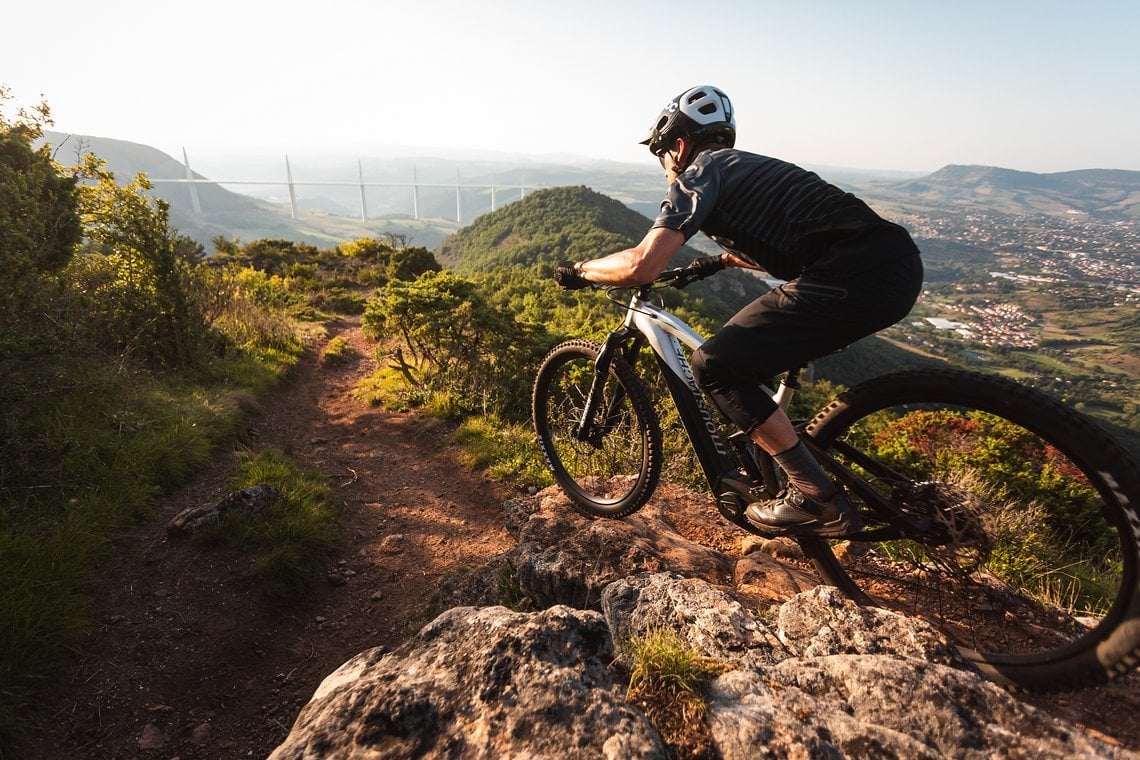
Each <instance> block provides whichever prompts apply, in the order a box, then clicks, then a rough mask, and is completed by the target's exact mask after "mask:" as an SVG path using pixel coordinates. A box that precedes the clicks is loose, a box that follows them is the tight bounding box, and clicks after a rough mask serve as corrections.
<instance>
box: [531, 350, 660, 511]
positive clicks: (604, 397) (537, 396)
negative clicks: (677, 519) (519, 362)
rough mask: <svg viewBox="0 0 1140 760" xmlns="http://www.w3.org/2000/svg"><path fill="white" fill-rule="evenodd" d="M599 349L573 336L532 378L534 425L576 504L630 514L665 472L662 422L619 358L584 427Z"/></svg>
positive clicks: (584, 508)
mask: <svg viewBox="0 0 1140 760" xmlns="http://www.w3.org/2000/svg"><path fill="white" fill-rule="evenodd" d="M600 350H601V347H600V346H599V345H598V344H597V343H594V342H593V341H587V340H572V341H567V342H566V343H562V344H560V345H558V346H555V347H554V349H552V350H551V351H550V353H549V354H547V355H546V358H545V359H544V360H543V362H542V366H541V367H540V368H539V370H538V376H537V378H536V379H535V382H534V395H533V399H532V400H533V412H534V429H535V433H536V434H537V435H538V444H539V446H540V447H541V448H542V454H543V458H544V459H545V460H546V466H547V467H548V468H549V469H550V472H551V474H552V475H553V476H554V480H555V482H557V483H558V485H559V486H560V487H561V488H562V490H563V492H565V494H566V495H567V497H569V499H570V502H571V503H572V504H573V505H574V508H575V509H576V510H578V511H579V512H581V513H582V514H584V515H586V516H588V517H625V516H626V515H629V514H631V513H633V512H635V511H637V510H638V509H640V508H641V507H642V506H643V505H644V504H645V502H646V501H647V500H648V499H649V497H650V496H651V495H652V494H653V490H654V489H655V488H656V487H657V481H658V479H659V478H660V477H661V454H662V444H661V424H660V422H659V420H658V417H657V413H656V411H655V410H654V409H653V406H652V404H651V402H650V400H649V394H648V393H647V392H646V390H645V386H644V385H642V383H641V381H640V380H638V379H637V375H636V374H634V371H633V369H632V368H631V367H630V366H629V364H628V363H627V362H626V361H624V360H623V359H621V358H620V357H614V358H613V359H612V361H611V362H610V366H609V372H608V374H607V375H606V377H605V379H604V382H603V383H601V384H600V385H599V389H598V390H599V391H600V396H599V397H598V398H597V399H596V401H597V404H596V405H595V409H596V412H595V414H594V415H593V418H592V419H590V420H588V421H587V424H586V425H585V426H584V427H583V426H582V425H581V422H582V415H583V410H584V409H585V406H586V399H587V398H588V396H589V394H590V388H591V386H592V384H593V383H594V376H595V365H596V363H597V359H598V353H599V352H600ZM599 379H600V378H599Z"/></svg>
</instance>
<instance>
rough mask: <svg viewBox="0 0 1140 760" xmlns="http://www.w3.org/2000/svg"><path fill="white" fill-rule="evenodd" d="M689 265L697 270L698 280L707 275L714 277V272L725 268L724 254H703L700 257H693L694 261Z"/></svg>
mask: <svg viewBox="0 0 1140 760" xmlns="http://www.w3.org/2000/svg"><path fill="white" fill-rule="evenodd" d="M689 266H691V267H692V268H693V269H695V270H697V279H698V280H703V279H705V278H706V277H712V276H713V275H714V274H716V273H717V272H719V271H720V270H722V269H724V267H725V261H724V254H720V255H717V256H701V257H700V258H699V259H693V263H692V264H690V265H689Z"/></svg>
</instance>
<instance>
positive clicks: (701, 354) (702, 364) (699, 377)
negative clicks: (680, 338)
mask: <svg viewBox="0 0 1140 760" xmlns="http://www.w3.org/2000/svg"><path fill="white" fill-rule="evenodd" d="M690 363H691V365H692V367H693V379H694V380H696V381H697V385H699V386H700V387H701V388H704V387H705V384H706V383H707V382H708V378H709V355H708V354H707V353H705V351H704V348H703V347H701V348H698V349H697V350H696V351H694V352H693V356H692V361H691V362H690Z"/></svg>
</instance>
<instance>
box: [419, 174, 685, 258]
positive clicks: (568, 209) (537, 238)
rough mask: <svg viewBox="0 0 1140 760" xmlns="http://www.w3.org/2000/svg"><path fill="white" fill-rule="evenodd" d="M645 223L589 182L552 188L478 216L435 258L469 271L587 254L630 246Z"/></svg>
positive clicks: (440, 250)
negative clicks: (588, 186) (587, 183)
mask: <svg viewBox="0 0 1140 760" xmlns="http://www.w3.org/2000/svg"><path fill="white" fill-rule="evenodd" d="M649 224H650V221H649V220H648V219H646V218H645V217H644V216H642V215H641V214H639V213H637V212H636V211H632V210H630V209H629V208H627V207H626V206H624V205H622V204H621V203H620V202H618V201H616V200H614V199H613V198H610V197H607V196H605V195H602V194H600V193H596V192H594V191H593V190H590V189H589V188H587V187H583V186H577V187H555V188H551V189H547V190H539V191H537V192H535V193H532V194H531V195H529V196H528V197H526V198H524V199H523V200H521V201H519V202H517V203H512V204H510V205H508V206H505V207H503V208H501V209H499V210H497V211H494V212H492V213H490V214H485V215H483V216H481V217H479V218H478V219H476V220H475V221H474V222H473V223H472V224H470V225H469V226H467V227H464V228H463V229H462V230H459V231H458V232H456V233H455V234H453V235H451V236H450V237H449V238H447V239H446V240H445V241H443V244H442V245H441V246H440V247H439V250H438V251H436V258H437V259H439V262H440V263H441V264H443V265H444V266H449V267H453V268H455V269H457V270H460V271H470V272H485V271H491V270H494V269H500V268H502V267H511V266H532V265H534V264H542V263H550V264H556V263H558V262H559V261H566V260H574V261H578V260H582V259H591V258H596V257H597V256H601V255H602V254H606V253H611V252H613V251H616V250H619V249H622V248H628V247H629V246H632V245H634V244H635V243H636V242H637V241H639V240H641V238H642V237H643V236H644V235H645V233H646V231H647V230H648V229H649ZM694 255H695V253H690V254H689V256H688V258H692V257H693V256H694Z"/></svg>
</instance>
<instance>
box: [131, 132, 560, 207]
mask: <svg viewBox="0 0 1140 760" xmlns="http://www.w3.org/2000/svg"><path fill="white" fill-rule="evenodd" d="M182 164H183V166H185V167H186V176H185V177H184V178H171V179H157V178H154V177H152V178H151V182H153V183H154V184H156V185H158V184H184V185H187V186H188V187H189V190H190V199H191V202H192V203H193V206H194V212H195V213H197V214H201V213H202V206H201V203H200V202H199V201H198V187H197V186H198V185H200V184H205V185H280V186H284V187H287V188H288V190H289V211H290V213H291V214H292V216H293V218H294V219H296V218H297V187H298V186H318V185H321V186H329V187H352V188H356V189H357V190H358V192H359V195H360V220H361V221H362V222H364V221H367V220H368V205H367V201H366V197H365V188H369V187H406V188H408V189H409V190H411V193H412V216H413V217H414V218H415V219H419V218H420V188H423V187H431V188H441V187H442V188H455V221H457V222H459V223H462V222H463V194H462V191H463V190H467V189H481V190H488V189H489V190H490V191H491V210H492V211H494V210H495V209H496V208H497V203H498V195H497V194H498V191H502V190H510V191H514V190H518V197H519V199H520V200H521V199H522V198H524V197H526V193H527V191H528V190H538V189H540V188H542V187H543V185H525V184H524V185H510V184H508V185H478V184H463V183H462V182H461V181H460V177H459V170H458V169H457V170H456V171H455V184H451V183H431V182H419V181H418V180H417V178H416V168H415V164H413V165H412V181H411V182H373V181H368V182H366V181H365V180H364V169H363V167H362V166H361V163H360V161H357V162H356V169H357V179H356V181H335V180H332V181H295V180H294V179H293V170H292V167H291V166H290V165H289V156H285V180H284V181H281V180H245V179H200V178H197V177H195V176H194V172H193V171H192V170H191V168H190V159H189V157H188V156H187V155H186V149H185V148H183V149H182ZM511 195H512V197H513V195H514V194H513V192H512V193H511Z"/></svg>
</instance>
